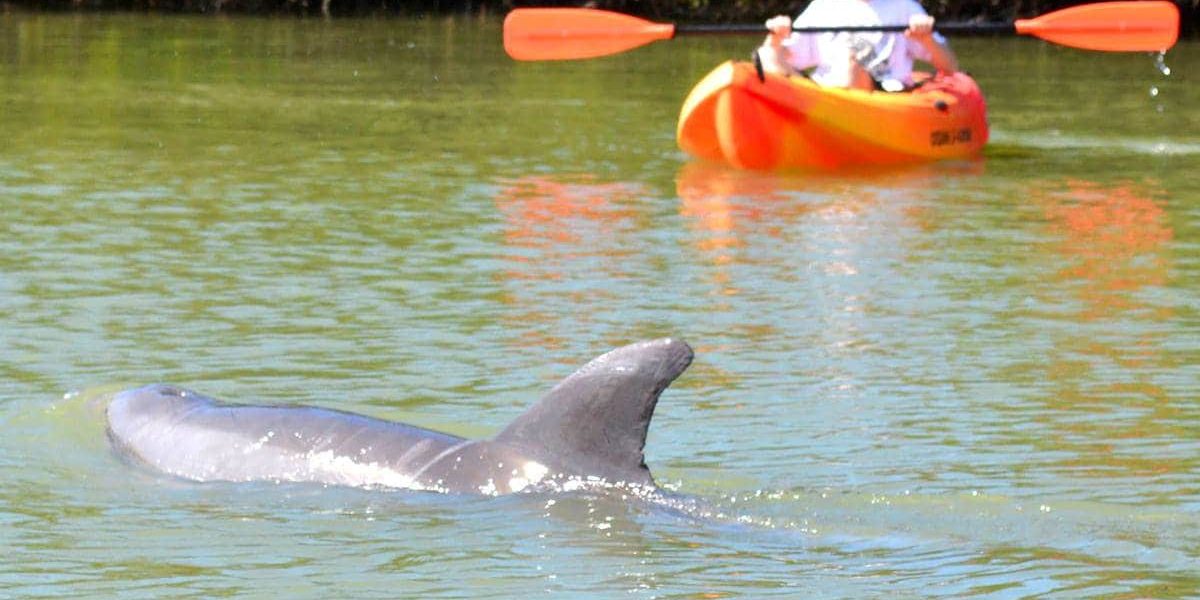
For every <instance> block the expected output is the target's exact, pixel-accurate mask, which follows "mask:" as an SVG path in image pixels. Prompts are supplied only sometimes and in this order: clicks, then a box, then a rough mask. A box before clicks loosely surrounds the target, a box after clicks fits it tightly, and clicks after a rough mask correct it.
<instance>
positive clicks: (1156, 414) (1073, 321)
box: [1031, 180, 1196, 500]
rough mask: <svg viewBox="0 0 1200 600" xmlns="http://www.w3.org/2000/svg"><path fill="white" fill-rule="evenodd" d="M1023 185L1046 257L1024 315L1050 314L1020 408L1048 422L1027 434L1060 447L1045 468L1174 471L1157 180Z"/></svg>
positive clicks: (1163, 474) (1150, 477)
mask: <svg viewBox="0 0 1200 600" xmlns="http://www.w3.org/2000/svg"><path fill="white" fill-rule="evenodd" d="M1035 189H1036V191H1035V193H1034V194H1033V196H1032V198H1033V201H1034V202H1036V203H1037V205H1038V206H1040V208H1041V210H1042V212H1043V214H1044V215H1045V218H1046V225H1045V240H1046V241H1045V243H1044V245H1043V247H1042V248H1041V249H1040V250H1041V251H1042V252H1043V254H1044V255H1045V256H1047V257H1048V258H1049V260H1051V261H1052V262H1051V263H1050V264H1049V268H1048V269H1046V271H1045V281H1043V282H1042V283H1041V284H1040V285H1038V286H1037V287H1038V288H1039V289H1040V290H1042V291H1041V292H1040V294H1039V295H1040V298H1039V299H1038V300H1039V302H1038V304H1037V306H1038V307H1039V308H1038V309H1037V312H1038V313H1041V314H1037V315H1035V316H1036V317H1038V318H1040V319H1052V321H1051V326H1050V328H1049V330H1050V332H1051V336H1050V341H1051V343H1052V345H1053V349H1052V350H1051V352H1050V353H1049V356H1050V357H1051V358H1050V360H1049V361H1047V362H1046V363H1045V364H1043V365H1037V366H1036V367H1032V368H1033V369H1034V371H1035V372H1037V373H1039V376H1040V377H1044V378H1045V381H1046V382H1047V389H1045V390H1044V392H1043V393H1040V394H1038V395H1037V396H1036V397H1035V398H1034V401H1035V402H1036V403H1038V404H1039V405H1040V407H1039V410H1036V411H1031V414H1036V415H1038V417H1037V418H1038V420H1040V421H1042V422H1043V425H1044V427H1046V428H1047V429H1048V430H1050V431H1051V432H1052V435H1050V436H1046V437H1045V438H1044V439H1043V440H1042V441H1041V442H1035V445H1038V446H1045V447H1046V448H1045V449H1046V450H1053V451H1054V452H1053V453H1052V454H1051V455H1054V456H1060V457H1061V460H1057V461H1054V463H1053V464H1052V465H1048V468H1049V469H1051V470H1053V471H1056V472H1058V473H1060V474H1062V475H1063V476H1067V477H1070V476H1077V477H1081V478H1084V479H1088V478H1097V477H1100V478H1106V479H1112V478H1130V479H1131V480H1133V481H1131V483H1134V486H1135V487H1136V486H1138V485H1141V486H1146V485H1150V486H1153V485H1155V484H1157V483H1160V482H1165V481H1168V480H1171V479H1174V478H1177V477H1180V476H1186V474H1187V473H1189V472H1191V471H1192V470H1194V468H1195V465H1196V459H1195V456H1194V455H1191V453H1190V452H1187V451H1183V450H1182V449H1181V448H1179V447H1178V446H1177V445H1174V444H1173V440H1179V439H1181V437H1186V435H1187V434H1186V431H1185V430H1186V428H1187V427H1189V422H1190V418H1189V416H1188V414H1187V413H1188V412H1189V410H1191V409H1189V408H1188V405H1187V403H1186V402H1184V400H1185V399H1184V398H1178V397H1173V394H1172V392H1171V389H1170V387H1171V386H1170V385H1169V381H1168V380H1169V375H1168V377H1167V380H1164V377H1163V376H1164V374H1170V373H1172V371H1174V370H1175V369H1176V368H1178V366H1179V365H1178V364H1176V361H1177V358H1176V357H1175V355H1174V354H1173V353H1172V351H1171V350H1170V346H1171V343H1172V337H1173V334H1174V332H1173V331H1172V329H1171V327H1170V326H1169V324H1170V323H1171V322H1173V321H1174V320H1176V319H1178V318H1179V316H1178V315H1177V314H1176V313H1177V309H1176V308H1175V306H1176V305H1175V304H1174V302H1170V301H1165V300H1166V299H1165V298H1164V297H1162V296H1161V294H1160V293H1159V292H1160V291H1161V290H1163V289H1164V288H1165V287H1166V286H1168V285H1169V281H1170V279H1171V271H1172V269H1173V266H1172V259H1171V253H1170V251H1169V247H1170V246H1169V244H1170V243H1171V241H1172V240H1173V238H1174V231H1173V229H1172V227H1171V224H1170V222H1169V220H1168V219H1167V216H1166V211H1165V210H1164V208H1163V205H1162V202H1161V200H1160V199H1161V198H1162V197H1163V196H1164V192H1163V190H1162V189H1161V188H1160V187H1159V186H1158V185H1157V184H1156V183H1154V182H1153V181H1151V182H1120V183H1115V184H1099V183H1094V182H1089V181H1082V180H1070V181H1066V182H1055V181H1051V182H1046V183H1043V184H1042V185H1040V186H1039V188H1035ZM1192 412H1194V410H1192ZM1064 452H1065V454H1064ZM1138 480H1140V482H1139V481H1138ZM1171 487H1174V486H1173V485H1172V486H1171ZM1142 492H1143V493H1146V492H1150V493H1152V492H1151V491H1150V490H1149V489H1146V488H1144V487H1143V488H1142ZM1122 500H1123V499H1122Z"/></svg>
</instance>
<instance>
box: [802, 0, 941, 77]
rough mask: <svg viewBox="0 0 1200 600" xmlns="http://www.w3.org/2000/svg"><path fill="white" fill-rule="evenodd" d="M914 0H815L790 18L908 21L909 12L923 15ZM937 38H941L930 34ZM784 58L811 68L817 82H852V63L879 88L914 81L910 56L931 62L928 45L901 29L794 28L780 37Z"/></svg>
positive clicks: (811, 22) (832, 22)
mask: <svg viewBox="0 0 1200 600" xmlns="http://www.w3.org/2000/svg"><path fill="white" fill-rule="evenodd" d="M927 14H928V13H926V12H925V9H924V8H922V7H921V5H920V4H918V3H917V2H915V1H914V0H869V1H863V0H814V1H813V2H812V3H811V4H809V5H808V8H806V9H805V10H804V12H803V13H801V14H800V15H799V16H798V17H797V18H796V20H795V21H794V23H793V26H795V27H821V26H839V25H907V24H908V23H909V22H910V19H912V17H913V16H914V15H927ZM933 39H934V41H935V42H936V43H938V44H941V45H944V44H945V38H943V37H942V36H941V35H940V34H936V33H935V34H933ZM781 45H782V47H783V48H784V49H785V50H786V52H785V53H784V56H783V57H780V58H782V59H784V62H786V64H787V65H788V66H789V67H791V68H792V69H793V70H795V71H804V70H806V69H814V70H813V72H812V73H811V77H812V79H813V80H814V81H816V82H817V83H819V84H821V85H825V86H833V87H853V86H854V83H855V82H854V78H855V76H856V73H855V68H854V64H856V63H857V64H858V65H860V66H861V67H862V68H863V69H865V70H866V71H867V72H868V73H869V74H870V75H871V77H872V78H873V79H874V80H875V81H876V82H877V83H878V84H879V85H880V86H881V87H883V88H884V89H887V90H891V91H897V90H899V89H903V88H905V87H908V86H911V85H912V83H913V80H912V74H913V61H914V60H921V61H925V62H932V61H933V58H934V57H933V56H932V54H931V53H930V51H929V49H928V48H927V47H926V46H924V45H922V44H920V43H917V42H916V41H915V40H913V39H911V38H909V37H908V36H906V35H904V34H902V33H882V32H858V33H851V32H827V33H816V34H812V33H810V34H804V33H795V32H793V33H792V34H791V35H789V36H788V37H787V38H785V39H784V40H783V41H782V44H781Z"/></svg>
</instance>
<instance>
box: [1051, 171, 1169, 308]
mask: <svg viewBox="0 0 1200 600" xmlns="http://www.w3.org/2000/svg"><path fill="white" fill-rule="evenodd" d="M1066 187H1067V189H1066V190H1064V191H1058V192H1051V193H1048V194H1044V195H1043V196H1042V203H1043V205H1044V207H1045V213H1046V217H1047V219H1048V220H1049V222H1050V229H1051V233H1052V234H1053V236H1054V237H1055V238H1057V239H1058V241H1057V242H1056V243H1055V244H1054V246H1055V247H1054V250H1055V251H1056V253H1057V254H1059V255H1061V256H1062V257H1063V258H1064V259H1066V262H1067V264H1066V266H1064V267H1063V269H1062V270H1061V271H1060V273H1059V276H1060V277H1061V278H1062V279H1073V280H1080V281H1083V282H1086V283H1087V285H1085V286H1084V287H1082V288H1080V295H1081V297H1082V298H1083V299H1084V300H1085V301H1087V302H1088V304H1090V305H1091V306H1092V307H1093V310H1092V311H1089V312H1088V313H1086V314H1084V315H1081V316H1084V317H1087V318H1097V317H1100V316H1103V315H1105V314H1109V313H1111V311H1113V310H1120V309H1127V308H1133V307H1134V306H1135V304H1136V302H1135V300H1134V299H1133V297H1132V296H1131V295H1130V294H1128V293H1112V292H1129V291H1133V290H1137V289H1139V288H1143V287H1146V286H1150V285H1162V284H1163V283H1164V282H1165V281H1166V278H1167V270H1166V266H1167V264H1166V258H1165V256H1164V255H1162V254H1161V253H1159V252H1158V250H1159V248H1160V247H1161V246H1162V245H1163V244H1164V243H1166V242H1169V241H1170V240H1171V239H1172V237H1173V232H1172V230H1171V228H1170V226H1169V225H1168V224H1167V222H1166V217H1165V213H1164V210H1163V208H1162V207H1161V206H1159V204H1158V203H1156V202H1155V201H1154V200H1153V199H1151V195H1152V194H1153V192H1152V190H1147V189H1139V188H1138V187H1137V186H1135V185H1134V184H1132V183H1128V182H1127V183H1122V184H1118V185H1115V186H1102V185H1100V184H1096V183H1092V182H1087V181H1080V180H1072V181H1068V182H1067V183H1066Z"/></svg>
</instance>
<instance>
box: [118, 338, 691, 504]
mask: <svg viewBox="0 0 1200 600" xmlns="http://www.w3.org/2000/svg"><path fill="white" fill-rule="evenodd" d="M692 356H693V353H692V349H691V347H689V346H688V345H687V343H686V342H683V341H681V340H677V339H670V338H665V339H658V340H651V341H644V342H639V343H636V344H631V345H628V346H624V347H621V348H617V349H616V350H612V351H610V352H608V353H606V354H603V355H601V356H599V357H597V358H595V359H593V360H592V361H591V362H589V363H587V364H586V365H584V366H583V367H581V368H580V369H579V370H577V371H575V373H574V374H572V375H571V376H569V377H567V378H566V379H564V380H562V381H561V382H559V384H558V385H556V386H555V387H554V388H553V389H551V390H550V392H549V393H547V394H546V395H545V396H544V397H542V399H541V400H539V401H538V402H537V403H535V404H534V405H533V406H532V407H530V408H529V409H528V410H526V411H525V412H524V413H523V414H522V415H520V416H519V417H517V418H516V420H514V421H513V422H512V423H510V424H509V425H508V426H507V427H505V428H504V429H503V430H502V431H500V433H498V434H497V435H496V436H495V437H492V438H491V439H484V440H468V439H464V438H460V437H458V436H454V435H450V434H446V433H440V432H437V431H432V430H429V429H423V428H421V427H416V426H413V425H407V424H404V423H397V422H392V421H385V420H381V419H376V418H372V417H368V416H364V415H358V414H353V413H348V412H343V411H339V410H332V409H327V408H317V407H309V406H251V405H239V404H228V403H224V402H220V401H217V400H214V399H212V398H209V397H207V396H203V395H201V394H198V393H195V392H192V391H189V390H185V389H182V388H179V387H175V386H170V385H163V384H155V385H149V386H145V387H141V388H136V389H131V390H126V391H122V392H119V393H117V394H116V395H115V396H114V397H113V399H112V401H111V402H110V403H109V404H108V407H107V409H106V411H105V412H106V417H107V422H108V423H107V430H108V437H109V439H110V440H111V442H112V445H113V447H114V448H115V449H116V450H117V451H118V452H119V453H121V454H122V455H124V456H127V457H129V458H132V459H134V460H135V461H136V462H140V463H144V464H145V465H148V466H150V467H152V468H153V469H155V470H158V471H160V472H163V473H166V474H169V475H173V476H176V477H180V478H183V479H189V480H193V481H202V482H206V481H275V482H285V481H286V482H313V483H321V484H330V485H347V486H358V487H389V488H406V489H416V490H431V491H438V492H445V493H462V494H488V495H499V494H507V493H513V492H520V491H522V490H526V491H530V490H535V489H564V488H565V489H573V488H575V487H579V486H583V485H588V486H590V485H594V484H602V485H622V486H637V487H644V488H645V489H649V490H653V489H657V488H655V484H654V478H653V477H652V476H651V475H650V469H649V468H647V467H646V461H645V456H644V454H643V448H644V447H645V444H646V432H647V430H648V428H649V426H650V418H651V417H652V416H653V414H654V407H655V405H656V404H657V403H658V397H659V395H661V394H662V392H663V390H665V389H666V388H667V386H669V385H670V384H671V382H672V381H674V380H675V378H676V377H678V376H679V374H680V373H682V372H683V371H684V370H685V369H687V367H688V365H689V364H691V362H692Z"/></svg>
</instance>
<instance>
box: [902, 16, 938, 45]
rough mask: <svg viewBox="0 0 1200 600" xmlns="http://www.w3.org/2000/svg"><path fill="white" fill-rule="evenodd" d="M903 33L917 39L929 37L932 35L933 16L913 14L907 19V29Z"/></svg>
mask: <svg viewBox="0 0 1200 600" xmlns="http://www.w3.org/2000/svg"><path fill="white" fill-rule="evenodd" d="M904 35H906V36H908V37H910V38H913V39H917V40H920V39H925V38H928V37H930V36H931V35H933V17H931V16H929V15H913V16H912V17H910V18H909V19H908V29H907V30H906V31H905V32H904Z"/></svg>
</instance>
